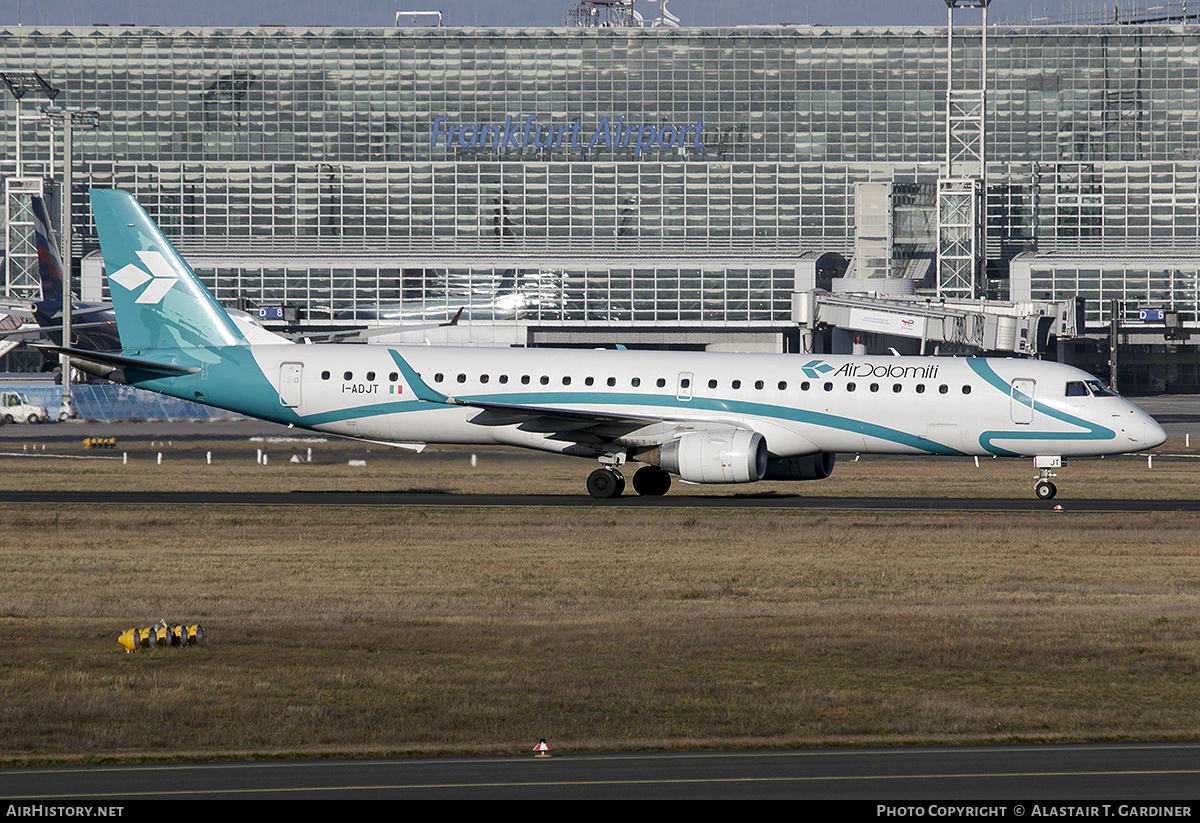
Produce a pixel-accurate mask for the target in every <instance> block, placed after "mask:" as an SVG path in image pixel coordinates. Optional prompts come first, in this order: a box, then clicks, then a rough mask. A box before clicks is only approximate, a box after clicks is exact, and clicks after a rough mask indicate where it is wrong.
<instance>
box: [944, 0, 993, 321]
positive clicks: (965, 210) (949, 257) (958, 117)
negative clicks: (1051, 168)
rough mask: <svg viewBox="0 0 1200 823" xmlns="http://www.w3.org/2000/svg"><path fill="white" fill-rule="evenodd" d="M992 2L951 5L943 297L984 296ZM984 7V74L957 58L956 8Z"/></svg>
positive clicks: (950, 1) (962, 0)
mask: <svg viewBox="0 0 1200 823" xmlns="http://www.w3.org/2000/svg"><path fill="white" fill-rule="evenodd" d="M991 1H992V0H944V2H945V3H946V160H945V166H944V167H943V169H942V175H941V177H940V178H939V179H938V187H937V215H938V268H937V293H938V296H939V297H952V298H965V299H974V298H979V297H984V296H985V292H986V288H985V272H986V270H987V260H986V249H985V245H984V241H985V234H984V232H985V223H986V220H987V215H986V203H987V201H986V198H987V163H986V157H987V7H988V5H989V4H990V3H991ZM956 8H974V9H980V10H981V11H982V15H983V22H982V24H981V26H980V28H981V36H980V45H979V74H978V80H977V81H974V82H973V79H972V73H971V72H970V66H969V61H968V60H967V59H965V58H963V59H960V60H959V61H958V62H957V63H956V62H955V54H954V10H955V9H956Z"/></svg>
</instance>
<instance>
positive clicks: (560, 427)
mask: <svg viewBox="0 0 1200 823" xmlns="http://www.w3.org/2000/svg"><path fill="white" fill-rule="evenodd" d="M391 355H392V360H393V361H395V363H396V365H397V366H399V368H400V371H401V373H402V374H403V375H404V379H405V381H406V382H407V383H408V384H409V386H411V387H412V390H413V393H414V394H416V396H417V399H419V400H425V401H429V402H433V403H444V404H446V405H449V406H466V407H468V408H475V409H479V410H480V414H479V415H478V416H477V417H474V418H472V419H471V421H470V422H472V423H476V424H478V425H481V426H511V425H516V426H518V427H519V428H520V429H522V430H523V431H529V432H541V433H544V434H554V435H556V438H555V439H562V440H578V441H580V442H582V441H586V440H605V441H614V442H621V443H623V444H626V445H656V444H661V443H665V442H667V441H668V440H673V439H675V438H676V437H678V436H679V435H680V434H683V433H684V432H690V431H730V430H734V429H745V428H747V427H746V426H745V425H744V424H743V423H741V422H740V421H737V420H722V419H701V418H689V417H681V416H679V415H677V414H663V415H656V414H646V415H638V414H627V413H614V412H607V411H603V410H599V409H598V410H590V409H568V408H562V407H558V406H543V405H539V404H533V403H528V404H526V403H499V402H494V401H490V400H473V399H465V398H460V397H451V396H449V395H446V394H442V393H441V392H439V391H437V390H436V389H434V388H432V387H431V386H430V385H429V384H428V383H426V382H425V381H424V380H423V379H422V378H421V376H420V375H419V374H417V372H416V371H415V370H414V369H413V368H412V366H410V365H409V364H408V362H407V361H406V360H405V359H404V358H403V357H401V356H400V355H399V353H397V352H396V351H392V352H391Z"/></svg>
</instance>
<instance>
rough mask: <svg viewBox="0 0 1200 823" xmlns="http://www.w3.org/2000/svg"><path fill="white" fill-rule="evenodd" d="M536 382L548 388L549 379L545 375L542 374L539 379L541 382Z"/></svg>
mask: <svg viewBox="0 0 1200 823" xmlns="http://www.w3.org/2000/svg"><path fill="white" fill-rule="evenodd" d="M538 382H539V383H541V384H542V385H543V386H549V385H550V378H549V377H547V376H546V375H544V374H543V375H542V379H541V380H539V381H538Z"/></svg>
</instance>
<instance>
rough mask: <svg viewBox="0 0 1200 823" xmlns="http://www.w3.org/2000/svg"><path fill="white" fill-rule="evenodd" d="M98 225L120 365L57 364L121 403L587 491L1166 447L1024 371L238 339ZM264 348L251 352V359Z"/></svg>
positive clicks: (1101, 390)
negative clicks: (535, 474) (161, 402)
mask: <svg viewBox="0 0 1200 823" xmlns="http://www.w3.org/2000/svg"><path fill="white" fill-rule="evenodd" d="M91 195H92V209H93V211H94V213H95V217H96V227H97V231H98V232H99V236H100V245H101V249H102V251H103V254H104V262H105V268H106V270H107V271H108V278H109V288H110V292H111V295H112V302H113V306H114V307H115V309H116V314H117V327H118V330H119V333H120V337H121V344H122V348H121V351H120V352H119V353H102V352H87V351H80V350H75V349H72V350H69V352H68V353H69V354H71V355H72V356H73V357H75V358H78V359H80V360H82V361H84V363H85V365H86V367H88V368H90V369H92V370H95V371H100V372H104V373H105V374H107V376H110V377H112V378H115V379H120V380H123V381H124V382H127V383H130V384H132V385H135V386H138V387H141V388H145V389H149V390H152V391H156V392H161V393H163V394H169V395H172V396H175V397H180V398H185V399H188V400H196V401H199V402H202V403H207V404H209V405H212V406H217V407H220V408H223V409H229V410H231V411H236V412H240V413H242V414H246V415H249V416H252V417H257V418H261V419H264V420H271V421H275V422H278V423H286V424H293V425H295V426H299V427H302V428H307V429H313V430H316V431H321V432H330V433H333V434H339V435H344V436H346V437H353V438H358V439H360V440H367V441H371V442H377V443H386V444H390V445H395V446H403V447H408V448H414V449H417V450H420V449H421V448H423V447H424V445H425V444H427V443H458V444H480V445H484V444H504V445H509V446H520V447H522V448H527V449H538V450H541V451H547V452H554V453H557V454H568V455H575V456H579V457H587V458H592V459H594V460H598V461H599V462H600V464H601V465H600V468H598V469H596V470H595V471H593V472H592V473H591V475H590V476H589V477H588V480H587V489H588V491H589V492H590V493H591V494H592V496H593V497H596V498H606V497H612V496H615V495H619V494H621V492H622V490H623V489H624V487H625V481H624V478H623V477H622V475H621V473H620V469H621V468H622V467H623V466H625V465H626V464H628V463H641V464H644V465H643V467H642V468H640V469H638V471H637V473H636V474H635V475H634V476H633V487H634V489H635V490H636V491H637V492H638V493H639V494H645V495H660V494H664V493H666V491H667V490H668V488H669V487H670V484H671V475H678V476H679V477H680V478H682V479H683V480H684V481H686V482H690V483H752V482H754V481H757V480H763V479H771V480H811V479H820V478H824V477H828V476H829V474H830V472H831V471H832V470H833V466H834V455H835V454H836V453H838V452H855V453H864V454H931V455H933V454H941V455H1004V456H1012V457H1035V458H1037V464H1036V465H1037V467H1038V468H1039V470H1040V479H1039V480H1038V481H1037V484H1036V486H1035V492H1036V494H1037V496H1038V497H1040V498H1044V499H1048V498H1051V497H1053V496H1054V495H1055V493H1056V489H1055V487H1054V484H1053V483H1052V482H1050V478H1051V477H1052V476H1053V475H1052V474H1051V469H1052V468H1056V467H1057V466H1058V465H1060V464H1061V461H1062V459H1063V458H1067V457H1091V456H1098V455H1107V454H1121V453H1125V452H1132V451H1139V450H1143V449H1149V448H1153V447H1154V446H1157V445H1159V444H1161V443H1163V442H1164V441H1165V440H1166V433H1165V432H1164V431H1163V430H1162V428H1161V427H1160V426H1159V425H1158V424H1157V423H1156V422H1155V421H1154V420H1153V419H1152V418H1150V416H1149V415H1147V414H1145V413H1144V412H1142V411H1141V410H1140V409H1138V408H1137V407H1136V406H1134V405H1133V404H1131V403H1129V402H1128V401H1126V400H1124V399H1123V398H1121V397H1119V396H1117V395H1116V394H1114V393H1113V392H1111V391H1109V390H1108V389H1106V388H1105V387H1104V386H1103V385H1102V384H1101V383H1100V382H1099V381H1098V380H1096V379H1095V378H1094V377H1092V376H1090V375H1088V374H1086V373H1084V372H1081V371H1079V370H1078V369H1074V368H1072V367H1070V366H1064V365H1061V364H1057V363H1048V362H1041V361H1035V360H1014V359H985V358H973V357H968V358H946V357H844V356H835V355H795V354H788V355H756V354H715V353H714V354H708V353H695V352H633V351H584V350H562V349H560V350H554V349H518V348H509V349H483V348H441V347H391V346H374V345H366V346H348V345H339V344H332V345H320V344H312V345H298V344H293V343H289V342H285V341H281V340H280V339H279V338H274V339H272V337H271V336H266V337H260V338H257V339H254V340H251V339H248V338H247V336H246V334H245V333H244V331H243V330H242V329H241V328H240V327H239V326H238V325H237V324H235V323H234V322H232V321H231V320H230V318H229V316H228V314H227V313H226V312H225V311H224V310H223V309H222V308H221V307H220V305H218V304H217V302H216V301H215V300H214V299H213V297H212V296H211V295H210V294H209V293H208V292H207V291H206V290H205V288H204V287H203V285H201V283H200V281H199V280H198V279H197V278H196V276H195V274H194V273H193V272H192V270H191V268H190V267H189V266H188V265H187V263H186V262H184V260H183V258H182V257H180V255H179V253H178V252H177V251H176V250H175V248H174V247H173V246H172V245H171V243H170V242H169V241H168V240H167V239H166V238H165V237H164V236H163V235H162V233H161V232H160V231H159V229H158V227H157V226H156V225H155V224H154V222H153V221H152V220H151V219H150V217H149V216H148V215H147V214H146V213H145V211H143V210H142V208H141V206H140V205H139V204H138V203H137V201H136V200H135V199H134V198H133V196H132V195H130V194H128V193H127V192H122V191H114V190H93V191H92V193H91ZM259 340H262V341H264V342H259Z"/></svg>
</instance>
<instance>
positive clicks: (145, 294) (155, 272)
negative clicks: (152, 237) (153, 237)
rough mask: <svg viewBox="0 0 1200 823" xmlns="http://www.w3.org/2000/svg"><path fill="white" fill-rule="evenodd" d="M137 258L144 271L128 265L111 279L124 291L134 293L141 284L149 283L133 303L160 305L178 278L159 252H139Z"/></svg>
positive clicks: (138, 267)
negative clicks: (140, 261)
mask: <svg viewBox="0 0 1200 823" xmlns="http://www.w3.org/2000/svg"><path fill="white" fill-rule="evenodd" d="M137 256H138V257H139V258H141V260H142V263H143V264H145V266H146V268H145V269H143V268H141V267H140V266H136V265H134V264H133V263H130V264H129V265H127V266H124V267H122V268H121V270H120V271H118V272H116V273H115V274H113V275H112V279H113V280H115V281H116V282H117V284H118V285H119V286H121V288H123V289H125V290H126V291H136V290H137V289H138V288H139V287H140V286H142V285H143V284H145V283H149V284H150V285H148V286H146V288H145V290H143V291H142V293H141V294H140V295H138V297H137V299H136V300H134V301H133V302H135V303H151V304H152V303H161V302H162V299H163V298H164V297H166V296H167V292H169V291H170V290H171V287H172V286H174V285H175V284H176V283H177V282H178V281H179V278H178V277H176V276H175V272H174V271H172V270H171V264H169V263H168V262H167V261H166V258H164V257H163V256H162V254H161V253H160V252H156V251H139V252H138V253H137Z"/></svg>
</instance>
